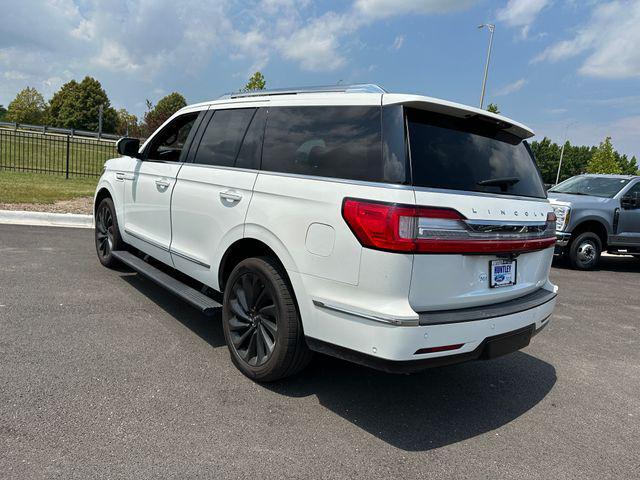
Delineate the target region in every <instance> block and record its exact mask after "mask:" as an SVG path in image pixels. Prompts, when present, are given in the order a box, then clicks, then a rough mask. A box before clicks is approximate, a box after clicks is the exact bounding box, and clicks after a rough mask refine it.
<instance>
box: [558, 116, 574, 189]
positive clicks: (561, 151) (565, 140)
mask: <svg viewBox="0 0 640 480" xmlns="http://www.w3.org/2000/svg"><path fill="white" fill-rule="evenodd" d="M576 123H578V122H571V123H568V124H567V126H566V127H565V129H564V142H562V148H561V149H560V163H558V173H557V174H556V185H557V184H558V182H559V181H560V169H561V168H562V157H564V146H565V144H566V143H567V133H568V132H569V127H570V126H571V125H575V124H576Z"/></svg>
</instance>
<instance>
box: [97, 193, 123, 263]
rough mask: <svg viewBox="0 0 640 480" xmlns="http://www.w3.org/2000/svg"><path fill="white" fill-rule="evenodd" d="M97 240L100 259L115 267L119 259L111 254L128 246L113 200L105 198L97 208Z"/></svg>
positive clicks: (101, 261)
mask: <svg viewBox="0 0 640 480" xmlns="http://www.w3.org/2000/svg"><path fill="white" fill-rule="evenodd" d="M95 222H96V225H95V240H96V252H97V254H98V260H100V263H102V265H104V266H105V267H113V266H115V265H117V263H118V261H117V260H116V259H115V258H114V257H113V255H111V252H113V251H114V250H123V249H125V248H126V247H127V245H126V244H125V243H124V241H123V240H122V238H120V231H119V230H118V219H117V218H116V213H115V208H114V206H113V200H111V198H104V199H103V200H102V201H101V202H100V204H99V205H98V208H97V209H96V217H95Z"/></svg>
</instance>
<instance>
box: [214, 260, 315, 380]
mask: <svg viewBox="0 0 640 480" xmlns="http://www.w3.org/2000/svg"><path fill="white" fill-rule="evenodd" d="M222 326H223V330H224V336H225V340H226V342H227V346H228V347H229V352H230V354H231V359H232V361H233V363H234V364H235V366H236V367H238V369H239V370H240V371H241V372H242V373H244V374H245V375H246V376H247V377H249V378H251V379H253V380H256V381H260V382H272V381H275V380H280V379H282V378H285V377H288V376H290V375H293V374H294V373H297V372H298V371H300V370H302V369H303V368H304V367H305V366H306V365H307V363H308V362H309V360H310V358H311V352H310V351H309V349H308V347H307V344H306V342H305V340H304V334H303V331H302V324H301V322H300V315H299V314H298V310H297V308H296V305H295V300H294V296H293V292H292V290H291V287H290V286H289V284H288V282H287V281H286V278H285V276H284V272H283V271H282V267H281V266H280V265H279V264H278V263H277V262H276V261H275V260H274V259H272V258H270V257H255V258H248V259H246V260H243V261H242V262H240V263H239V264H238V265H236V267H235V268H234V269H233V271H232V272H231V275H230V276H229V279H228V281H227V282H226V286H225V289H224V300H223V308H222Z"/></svg>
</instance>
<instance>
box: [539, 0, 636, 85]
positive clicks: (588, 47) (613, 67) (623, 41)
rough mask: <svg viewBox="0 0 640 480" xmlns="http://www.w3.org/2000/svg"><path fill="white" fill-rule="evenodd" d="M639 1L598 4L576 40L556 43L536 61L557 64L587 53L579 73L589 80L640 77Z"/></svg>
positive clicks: (576, 35)
mask: <svg viewBox="0 0 640 480" xmlns="http://www.w3.org/2000/svg"><path fill="white" fill-rule="evenodd" d="M638 25H640V2H638V1H614V2H610V3H606V4H599V5H597V6H596V7H595V8H594V10H593V13H592V15H591V18H590V19H589V20H588V21H587V23H586V24H585V25H583V26H581V27H580V28H579V29H578V31H577V33H576V34H575V35H574V36H573V38H571V39H569V40H563V41H560V42H557V43H555V44H553V45H551V46H550V47H548V48H547V49H546V50H544V51H543V52H542V53H541V54H540V55H538V56H537V57H535V58H534V59H533V62H534V63H536V62H542V61H550V62H557V61H560V60H565V59H568V58H572V57H575V56H578V55H581V54H585V53H586V54H587V57H586V59H585V60H584V61H583V62H582V65H581V66H580V68H579V70H578V71H579V72H580V73H581V74H583V75H586V76H590V77H600V78H610V79H623V78H633V77H640V48H638V45H640V28H639V27H638Z"/></svg>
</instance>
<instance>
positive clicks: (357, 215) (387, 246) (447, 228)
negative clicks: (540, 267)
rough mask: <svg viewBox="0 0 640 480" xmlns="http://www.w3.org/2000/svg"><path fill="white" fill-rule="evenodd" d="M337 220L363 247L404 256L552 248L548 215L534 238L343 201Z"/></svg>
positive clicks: (437, 214)
mask: <svg viewBox="0 0 640 480" xmlns="http://www.w3.org/2000/svg"><path fill="white" fill-rule="evenodd" d="M342 216H343V217H344V219H345V221H346V222H347V225H349V227H350V228H351V230H352V231H353V233H354V234H355V236H356V238H357V239H358V240H359V241H360V243H361V244H362V245H363V246H364V247H368V248H374V249H377V250H386V251H391V252H406V253H467V254H469V253H479V254H482V253H486V254H492V253H510V252H523V251H531V250H541V249H544V248H548V247H550V246H552V245H553V244H555V220H554V219H553V218H552V217H553V213H549V215H548V216H547V222H546V225H547V228H546V230H544V232H542V233H538V234H535V235H530V234H529V235H519V234H515V235H514V234H502V233H501V234H497V233H496V234H491V233H488V234H487V233H483V232H479V233H478V232H474V231H472V230H471V229H469V228H468V226H467V223H465V221H466V218H465V217H464V216H463V215H462V214H461V213H459V212H457V211H456V210H453V209H450V208H437V207H417V206H411V205H398V204H393V203H376V202H368V201H364V200H357V199H353V198H346V199H345V200H344V202H343V205H342Z"/></svg>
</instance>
